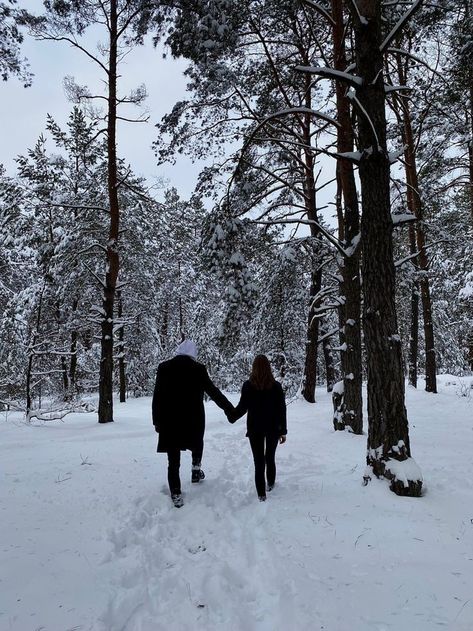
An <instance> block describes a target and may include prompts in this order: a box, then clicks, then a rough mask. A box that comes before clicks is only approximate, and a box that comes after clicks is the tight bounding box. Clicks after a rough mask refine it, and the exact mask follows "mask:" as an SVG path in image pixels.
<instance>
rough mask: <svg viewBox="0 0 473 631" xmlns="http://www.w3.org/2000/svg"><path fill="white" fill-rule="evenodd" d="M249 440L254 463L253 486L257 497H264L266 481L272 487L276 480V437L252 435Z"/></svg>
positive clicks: (277, 438)
mask: <svg viewBox="0 0 473 631" xmlns="http://www.w3.org/2000/svg"><path fill="white" fill-rule="evenodd" d="M248 438H249V439H250V445H251V451H252V452H253V459H254V461H255V485H256V491H257V493H258V495H259V496H260V497H261V496H262V495H266V481H265V471H266V480H267V481H268V485H270V486H272V485H273V484H274V482H275V480H276V463H275V461H274V456H275V455H276V447H277V446H278V440H279V437H278V436H274V435H270V436H265V435H264V434H252V435H250V436H248Z"/></svg>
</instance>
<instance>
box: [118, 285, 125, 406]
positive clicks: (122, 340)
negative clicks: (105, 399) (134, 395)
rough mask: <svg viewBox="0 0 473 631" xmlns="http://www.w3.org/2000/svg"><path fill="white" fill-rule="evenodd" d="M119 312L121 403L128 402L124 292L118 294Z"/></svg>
mask: <svg viewBox="0 0 473 631" xmlns="http://www.w3.org/2000/svg"><path fill="white" fill-rule="evenodd" d="M117 299H118V310H117V316H118V319H119V320H120V322H119V327H120V328H119V329H118V344H117V346H118V374H119V378H120V380H119V381H120V403H125V401H126V370H125V325H124V324H123V320H122V318H123V302H122V292H121V291H119V292H117Z"/></svg>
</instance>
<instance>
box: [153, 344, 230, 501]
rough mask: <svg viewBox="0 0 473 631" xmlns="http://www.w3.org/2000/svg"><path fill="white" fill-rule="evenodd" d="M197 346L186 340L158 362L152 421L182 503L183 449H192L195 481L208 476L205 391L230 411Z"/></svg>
mask: <svg viewBox="0 0 473 631" xmlns="http://www.w3.org/2000/svg"><path fill="white" fill-rule="evenodd" d="M196 357H197V348H196V345H195V344H194V342H192V341H191V340H184V341H183V342H182V343H181V344H180V345H179V347H178V349H177V355H176V356H175V357H173V358H172V359H169V360H168V361H164V362H162V363H161V364H159V366H158V371H157V375H156V385H155V388H154V394H153V403H152V409H153V424H154V428H155V430H156V432H157V433H158V434H159V440H158V452H165V453H167V455H168V483H169V490H170V492H171V497H172V500H173V502H174V504H175V505H176V506H178V507H179V506H182V504H183V501H182V496H181V480H180V477H179V468H180V464H181V451H184V450H186V449H189V450H190V451H191V452H192V482H200V480H202V479H203V478H204V477H205V476H204V472H203V471H202V469H201V461H202V452H203V449H204V431H205V410H204V393H206V394H207V395H208V396H209V397H210V398H211V399H212V400H213V401H215V403H216V404H217V405H218V406H219V407H220V408H222V409H223V410H224V411H225V413H226V414H227V417H228V415H229V414H230V412H232V411H233V410H234V407H233V405H232V404H231V403H230V401H229V400H228V399H227V398H226V397H225V396H224V395H223V394H222V393H221V392H220V390H219V389H218V388H217V387H216V386H215V385H214V384H213V383H212V381H211V379H210V377H209V375H208V373H207V369H206V367H205V366H204V365H203V364H200V363H199V362H198V361H197V360H196Z"/></svg>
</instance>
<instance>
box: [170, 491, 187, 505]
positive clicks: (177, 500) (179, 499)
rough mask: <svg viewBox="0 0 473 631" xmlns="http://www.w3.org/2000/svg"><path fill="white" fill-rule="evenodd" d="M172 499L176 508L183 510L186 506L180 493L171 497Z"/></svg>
mask: <svg viewBox="0 0 473 631" xmlns="http://www.w3.org/2000/svg"><path fill="white" fill-rule="evenodd" d="M171 499H172V503H173V504H174V506H175V507H176V508H181V506H184V500H183V499H182V495H181V494H180V493H173V494H172V495H171Z"/></svg>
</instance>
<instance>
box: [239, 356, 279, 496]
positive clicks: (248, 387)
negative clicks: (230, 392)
mask: <svg viewBox="0 0 473 631" xmlns="http://www.w3.org/2000/svg"><path fill="white" fill-rule="evenodd" d="M246 413H248V416H247V425H246V429H247V432H246V435H247V436H248V438H249V440H250V446H251V451H252V452H253V459H254V462H255V485H256V492H257V493H258V497H259V500H260V501H261V502H264V500H265V499H266V489H267V490H268V491H271V490H272V489H273V487H274V483H275V481H276V463H275V455H276V447H277V446H278V442H279V443H284V442H286V434H287V425H286V401H285V398H284V391H283V389H282V386H281V384H280V383H279V382H278V381H276V379H275V378H274V376H273V373H272V370H271V364H270V363H269V360H268V358H267V357H266V355H256V357H255V359H254V361H253V366H252V368H251V374H250V378H249V379H248V381H245V383H244V384H243V386H242V389H241V397H240V402H239V403H238V405H237V406H236V408H235V412H232V413H231V414H230V415H229V419H230V422H232V423H234V422H235V421H236V420H237V419H239V418H240V417H242V416H243V415H244V414H246ZM266 482H267V486H266Z"/></svg>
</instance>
